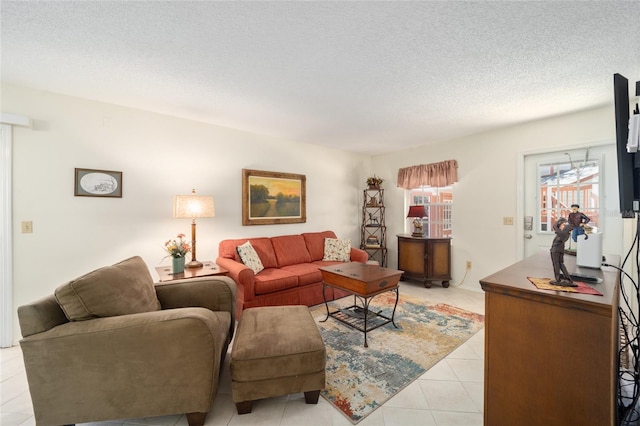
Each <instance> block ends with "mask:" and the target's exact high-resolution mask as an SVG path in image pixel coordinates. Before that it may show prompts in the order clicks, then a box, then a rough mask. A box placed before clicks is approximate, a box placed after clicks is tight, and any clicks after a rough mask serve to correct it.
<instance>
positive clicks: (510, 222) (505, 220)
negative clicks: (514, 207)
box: [502, 216, 513, 225]
mask: <svg viewBox="0 0 640 426" xmlns="http://www.w3.org/2000/svg"><path fill="white" fill-rule="evenodd" d="M502 221H503V223H504V224H505V225H513V216H505V217H503V218H502Z"/></svg>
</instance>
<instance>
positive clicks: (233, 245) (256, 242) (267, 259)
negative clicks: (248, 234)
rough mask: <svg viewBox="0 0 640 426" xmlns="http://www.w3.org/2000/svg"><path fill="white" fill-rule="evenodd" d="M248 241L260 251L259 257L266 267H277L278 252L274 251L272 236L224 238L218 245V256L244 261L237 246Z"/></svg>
mask: <svg viewBox="0 0 640 426" xmlns="http://www.w3.org/2000/svg"><path fill="white" fill-rule="evenodd" d="M247 241H250V242H251V245H252V246H253V249H254V250H255V251H256V253H258V257H259V258H260V261H261V262H262V266H264V267H265V268H277V267H278V262H277V261H276V254H275V253H274V251H273V246H272V245H271V239H270V238H243V239H239V240H223V241H220V244H219V245H218V256H220V257H224V258H226V259H233V260H235V261H236V262H242V260H241V259H240V256H239V255H238V250H237V247H238V246H239V245H240V244H244V243H246V242H247Z"/></svg>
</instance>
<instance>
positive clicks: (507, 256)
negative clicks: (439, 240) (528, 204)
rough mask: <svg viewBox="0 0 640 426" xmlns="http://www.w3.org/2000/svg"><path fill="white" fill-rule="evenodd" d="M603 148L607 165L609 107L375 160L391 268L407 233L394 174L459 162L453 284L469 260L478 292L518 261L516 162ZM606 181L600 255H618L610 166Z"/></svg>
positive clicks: (469, 279) (468, 283)
mask: <svg viewBox="0 0 640 426" xmlns="http://www.w3.org/2000/svg"><path fill="white" fill-rule="evenodd" d="M523 106H526V103H523ZM602 143H606V144H609V148H610V152H609V155H608V158H609V159H610V160H611V159H612V158H613V156H614V155H615V124H614V113H613V106H610V107H602V108H597V109H592V110H587V111H583V112H580V113H576V114H570V115H565V116H559V117H554V118H550V119H546V120H541V121H537V122H532V123H527V124H523V125H519V126H514V127H510V128H505V129H501V130H498V131H493V132H487V133H483V134H478V135H473V136H469V137H464V138H459V139H454V140H449V141H445V142H441V143H437V144H430V145H425V146H422V147H417V148H415V149H409V150H404V151H399V152H395V153H393V154H390V155H381V156H376V157H374V158H373V159H372V171H373V172H375V173H377V174H379V175H380V176H382V177H383V178H385V179H387V181H390V182H388V184H387V185H386V186H385V188H386V189H387V190H386V191H385V202H386V205H387V224H388V236H389V238H388V239H387V241H388V246H389V260H390V262H389V265H390V266H391V267H395V266H396V265H397V244H396V238H395V235H396V234H399V233H402V232H406V231H408V229H405V228H404V226H405V223H406V219H405V218H404V215H405V210H404V203H405V199H404V197H405V191H404V190H402V189H400V188H396V187H395V182H396V180H397V179H396V178H397V172H398V169H399V168H401V167H408V166H412V165H416V164H427V163H433V162H439V161H444V160H450V159H455V160H457V161H458V180H459V181H458V183H456V184H455V185H454V209H453V229H454V237H453V240H452V275H453V283H454V284H458V283H460V282H461V280H462V279H463V277H464V273H465V265H466V261H467V260H470V261H471V262H472V264H473V267H472V269H471V270H470V271H469V273H468V275H467V276H466V278H465V279H464V283H463V286H465V287H467V288H471V289H476V290H480V284H479V280H480V279H481V278H484V277H486V276H487V275H490V274H492V273H493V272H496V271H498V270H500V269H502V268H504V267H506V266H508V265H510V264H512V263H514V262H515V261H517V260H519V259H520V258H521V257H520V256H521V253H519V252H518V250H517V247H518V239H519V238H522V234H523V233H522V231H521V230H520V227H519V226H518V224H516V225H512V226H505V225H504V224H503V217H505V216H511V217H514V218H516V219H517V220H519V219H520V218H519V217H518V213H519V211H518V210H517V199H518V195H519V194H518V190H519V189H520V187H521V182H519V180H518V170H517V169H518V167H517V163H518V158H519V156H521V155H522V154H523V153H528V152H532V151H541V150H547V149H548V150H549V151H555V150H561V149H563V147H573V148H575V147H577V146H584V147H587V146H591V145H594V144H602ZM613 164H615V161H613ZM604 174H605V177H604V179H606V181H607V182H608V184H609V185H608V188H609V189H611V188H613V192H615V194H613V196H610V197H607V199H606V200H605V203H606V205H605V211H606V215H605V216H606V217H605V220H607V221H608V223H607V227H606V229H607V235H606V237H605V241H604V251H605V253H611V254H621V253H622V251H623V242H622V234H623V230H622V228H623V224H622V222H623V220H622V219H621V218H620V215H619V206H618V198H617V192H616V191H617V169H616V167H615V166H614V167H607V168H605V170H604ZM610 192H611V191H610ZM396 206H402V207H397V208H396Z"/></svg>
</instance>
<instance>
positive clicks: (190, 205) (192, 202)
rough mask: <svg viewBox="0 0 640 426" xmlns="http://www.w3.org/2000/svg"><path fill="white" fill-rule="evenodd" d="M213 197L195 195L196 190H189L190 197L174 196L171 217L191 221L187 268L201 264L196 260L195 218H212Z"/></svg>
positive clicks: (213, 213)
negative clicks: (189, 251) (189, 254)
mask: <svg viewBox="0 0 640 426" xmlns="http://www.w3.org/2000/svg"><path fill="white" fill-rule="evenodd" d="M214 216H215V210H214V208H213V197H212V196H211V195H196V190H195V189H193V190H191V195H176V196H175V197H174V199H173V217H175V218H177V219H191V220H192V222H191V262H189V263H187V264H186V265H185V266H186V267H187V268H199V267H201V266H202V262H198V260H197V259H196V218H198V217H214Z"/></svg>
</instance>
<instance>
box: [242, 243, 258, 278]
mask: <svg viewBox="0 0 640 426" xmlns="http://www.w3.org/2000/svg"><path fill="white" fill-rule="evenodd" d="M237 250H238V256H240V260H241V261H242V263H244V264H245V265H247V266H248V267H249V268H251V270H252V271H253V273H254V274H257V273H259V272H260V271H262V270H263V269H264V266H262V261H260V257H259V256H258V253H256V251H255V249H254V248H253V246H252V245H251V241H247V242H246V243H244V244H240V245H239V246H238V248H237Z"/></svg>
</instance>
